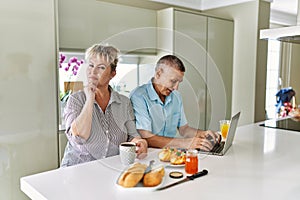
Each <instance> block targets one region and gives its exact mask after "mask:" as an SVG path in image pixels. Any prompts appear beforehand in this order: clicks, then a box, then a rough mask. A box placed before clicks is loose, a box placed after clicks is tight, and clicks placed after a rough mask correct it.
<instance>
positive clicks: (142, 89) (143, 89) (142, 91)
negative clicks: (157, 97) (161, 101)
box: [129, 84, 148, 98]
mask: <svg viewBox="0 0 300 200" xmlns="http://www.w3.org/2000/svg"><path fill="white" fill-rule="evenodd" d="M147 87H148V84H144V85H141V86H138V87H137V88H135V89H134V90H133V91H132V92H131V93H130V95H129V97H130V98H132V97H141V96H144V95H146V94H147Z"/></svg>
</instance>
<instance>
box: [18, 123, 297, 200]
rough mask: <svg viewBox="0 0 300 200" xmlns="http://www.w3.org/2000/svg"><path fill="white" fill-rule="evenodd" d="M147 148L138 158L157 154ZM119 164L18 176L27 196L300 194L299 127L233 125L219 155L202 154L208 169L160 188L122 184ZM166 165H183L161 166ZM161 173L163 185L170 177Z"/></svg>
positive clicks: (291, 199)
mask: <svg viewBox="0 0 300 200" xmlns="http://www.w3.org/2000/svg"><path fill="white" fill-rule="evenodd" d="M158 151H159V150H158V149H150V150H149V155H148V157H147V158H146V159H145V160H142V161H141V162H144V163H148V161H149V160H150V159H152V158H155V159H156V163H159V161H158V158H157V152H158ZM123 168H124V167H123V166H122V165H121V164H120V161H119V157H118V156H115V157H110V158H107V159H104V160H98V161H94V162H89V163H84V164H81V165H77V166H73V167H68V168H64V169H56V170H52V171H48V172H44V173H40V174H35V175H31V176H27V177H23V178H21V190H22V191H23V192H24V193H25V194H26V195H28V196H29V197H30V198H32V199H53V200H60V199H63V200H66V199H72V200H76V199H80V200H82V199H88V200H93V199H97V200H98V199H130V200H133V199H141V200H146V199H149V200H150V199H151V200H153V199H171V200H176V199H180V200H184V199H192V198H193V199H201V200H206V199H209V200H211V199H222V200H227V199H228V200H232V199H243V200H245V199H246V200H247V199H249V200H250V199H251V200H252V199H272V200H274V199H285V200H294V199H295V200H296V199H297V200H299V199H300V132H295V131H286V130H280V129H272V128H264V127H261V126H258V124H252V125H247V126H242V127H239V128H238V129H237V133H236V137H235V140H234V143H233V145H232V146H231V148H230V149H229V150H228V152H227V153H226V155H225V156H222V157H220V156H203V155H201V159H200V168H201V169H207V170H208V171H209V173H208V175H206V176H203V177H200V178H198V179H196V180H194V181H189V182H187V183H183V184H181V185H178V186H175V187H172V188H169V189H167V190H163V191H150V190H146V189H128V190H126V189H122V188H119V187H117V186H116V180H117V178H118V176H119V175H120V173H121V170H122V169H123ZM171 170H173V171H174V170H181V171H184V169H183V168H181V169H180V168H178V169H174V168H173V169H171V168H166V174H167V175H168V172H170V171H171ZM167 175H166V177H165V180H164V182H163V185H165V184H168V183H171V182H174V181H176V180H175V179H171V178H169V177H168V176H167Z"/></svg>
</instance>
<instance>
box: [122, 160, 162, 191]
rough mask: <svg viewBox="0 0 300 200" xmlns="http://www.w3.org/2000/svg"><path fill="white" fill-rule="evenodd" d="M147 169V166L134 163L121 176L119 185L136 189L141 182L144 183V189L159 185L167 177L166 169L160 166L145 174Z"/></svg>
mask: <svg viewBox="0 0 300 200" xmlns="http://www.w3.org/2000/svg"><path fill="white" fill-rule="evenodd" d="M146 168H147V165H145V164H141V163H134V164H133V165H132V166H131V167H129V168H128V169H127V170H126V171H124V172H123V173H122V174H121V176H120V178H119V179H118V184H119V185H121V186H123V187H125V188H131V187H135V186H136V185H137V184H138V183H139V182H142V183H143V186H144V187H154V186H157V185H159V184H160V183H161V182H162V180H163V177H164V175H165V169H164V167H163V166H158V167H156V168H153V169H152V170H151V171H150V172H149V173H146V174H145V170H146Z"/></svg>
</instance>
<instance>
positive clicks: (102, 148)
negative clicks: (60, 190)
mask: <svg viewBox="0 0 300 200" xmlns="http://www.w3.org/2000/svg"><path fill="white" fill-rule="evenodd" d="M85 59H86V61H87V62H88V67H87V70H86V73H87V80H88V85H87V86H86V87H85V88H84V91H79V92H77V93H74V94H72V95H71V96H70V98H69V100H68V102H67V106H66V108H65V111H64V117H65V121H66V135H67V138H68V143H67V146H66V149H65V154H64V157H63V160H62V164H61V166H62V167H65V166H71V165H75V164H79V163H83V162H88V161H92V160H96V159H102V158H105V157H109V156H114V155H117V154H118V153H119V144H120V143H122V142H125V141H131V142H134V143H136V145H137V147H138V150H137V155H138V158H143V157H144V156H145V155H146V153H147V142H146V140H144V139H141V137H140V136H139V134H138V132H137V131H136V128H135V122H134V115H133V110H132V106H131V103H130V100H129V99H128V98H127V97H125V96H123V95H120V94H118V93H117V92H115V91H113V90H112V88H111V87H110V86H109V81H110V80H111V79H112V78H113V77H114V76H115V75H116V67H117V63H118V50H117V49H115V48H114V47H112V46H103V45H99V44H96V45H93V46H92V47H90V48H89V49H87V51H86V54H85Z"/></svg>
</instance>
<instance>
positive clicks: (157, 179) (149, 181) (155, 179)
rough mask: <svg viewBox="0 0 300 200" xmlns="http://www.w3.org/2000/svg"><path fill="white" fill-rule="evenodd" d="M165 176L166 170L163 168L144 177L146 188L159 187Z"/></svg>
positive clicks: (156, 169)
mask: <svg viewBox="0 0 300 200" xmlns="http://www.w3.org/2000/svg"><path fill="white" fill-rule="evenodd" d="M164 175H165V169H164V167H163V166H160V167H158V168H155V169H153V170H151V171H150V172H149V173H147V174H145V175H144V179H143V184H144V187H154V186H157V185H159V184H160V183H161V182H162V180H163V177H164Z"/></svg>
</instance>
